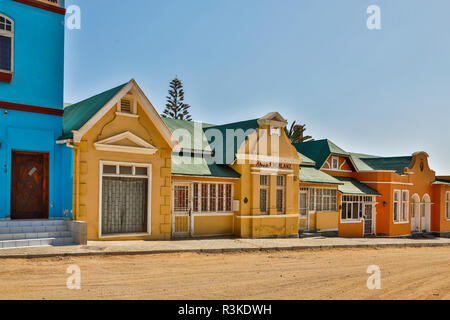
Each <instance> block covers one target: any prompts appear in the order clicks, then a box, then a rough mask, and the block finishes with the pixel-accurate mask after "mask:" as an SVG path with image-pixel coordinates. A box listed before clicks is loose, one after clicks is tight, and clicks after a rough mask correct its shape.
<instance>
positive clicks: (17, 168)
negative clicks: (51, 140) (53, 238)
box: [11, 151, 49, 220]
mask: <svg viewBox="0 0 450 320" xmlns="http://www.w3.org/2000/svg"><path fill="white" fill-rule="evenodd" d="M11 160H12V161H11V219H16V220H21V219H48V206H49V199H48V194H49V174H48V166H49V155H48V153H40V152H28V151H13V152H12V158H11Z"/></svg>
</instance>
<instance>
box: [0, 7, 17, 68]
mask: <svg viewBox="0 0 450 320" xmlns="http://www.w3.org/2000/svg"><path fill="white" fill-rule="evenodd" d="M13 52H14V22H13V21H12V20H11V19H9V18H8V17H6V16H5V15H2V14H0V72H3V73H5V72H6V73H12V71H13V64H14V61H13Z"/></svg>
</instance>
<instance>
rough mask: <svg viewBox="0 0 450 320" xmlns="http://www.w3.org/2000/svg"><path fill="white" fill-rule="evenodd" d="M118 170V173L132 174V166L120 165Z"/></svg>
mask: <svg viewBox="0 0 450 320" xmlns="http://www.w3.org/2000/svg"><path fill="white" fill-rule="evenodd" d="M119 172H120V174H123V175H132V174H133V167H125V166H120V168H119Z"/></svg>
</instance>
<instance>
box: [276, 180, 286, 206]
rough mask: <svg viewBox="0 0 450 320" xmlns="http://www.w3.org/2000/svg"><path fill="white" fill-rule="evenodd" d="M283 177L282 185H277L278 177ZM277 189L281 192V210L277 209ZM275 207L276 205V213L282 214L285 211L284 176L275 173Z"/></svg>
mask: <svg viewBox="0 0 450 320" xmlns="http://www.w3.org/2000/svg"><path fill="white" fill-rule="evenodd" d="M280 178H281V179H283V185H278V181H279V179H280ZM278 191H281V192H282V197H281V211H279V210H278ZM276 193H277V194H276V200H275V201H276V207H277V214H284V213H286V199H285V197H286V176H283V175H277V189H276Z"/></svg>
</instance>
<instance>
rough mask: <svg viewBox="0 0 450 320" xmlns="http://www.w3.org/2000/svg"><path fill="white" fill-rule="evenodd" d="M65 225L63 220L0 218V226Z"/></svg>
mask: <svg viewBox="0 0 450 320" xmlns="http://www.w3.org/2000/svg"><path fill="white" fill-rule="evenodd" d="M50 226H65V221H64V220H1V221H0V228H20V227H50Z"/></svg>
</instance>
